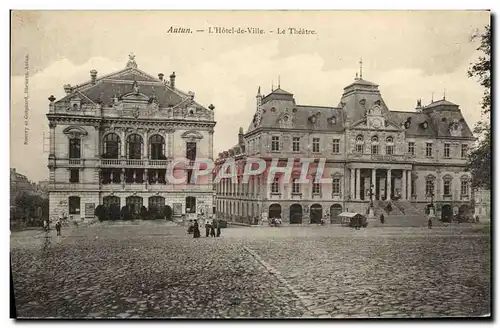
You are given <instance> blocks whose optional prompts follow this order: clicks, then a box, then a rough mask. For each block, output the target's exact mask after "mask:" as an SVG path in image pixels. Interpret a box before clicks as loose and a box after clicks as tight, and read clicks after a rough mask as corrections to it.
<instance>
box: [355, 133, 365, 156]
mask: <svg viewBox="0 0 500 328" xmlns="http://www.w3.org/2000/svg"><path fill="white" fill-rule="evenodd" d="M363 143H364V139H363V136H362V135H358V136H357V137H356V153H359V154H361V153H363Z"/></svg>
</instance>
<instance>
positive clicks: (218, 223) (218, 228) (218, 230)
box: [216, 221, 221, 237]
mask: <svg viewBox="0 0 500 328" xmlns="http://www.w3.org/2000/svg"><path fill="white" fill-rule="evenodd" d="M216 227H217V235H216V236H217V237H220V232H221V231H220V221H217V223H216Z"/></svg>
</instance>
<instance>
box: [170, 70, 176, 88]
mask: <svg viewBox="0 0 500 328" xmlns="http://www.w3.org/2000/svg"><path fill="white" fill-rule="evenodd" d="M170 87H171V88H172V89H175V72H172V75H170Z"/></svg>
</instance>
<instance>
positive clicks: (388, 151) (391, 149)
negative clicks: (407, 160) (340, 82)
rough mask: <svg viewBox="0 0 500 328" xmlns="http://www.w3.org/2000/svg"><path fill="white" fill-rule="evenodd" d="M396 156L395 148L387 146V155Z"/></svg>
mask: <svg viewBox="0 0 500 328" xmlns="http://www.w3.org/2000/svg"><path fill="white" fill-rule="evenodd" d="M393 154H394V146H387V155H393Z"/></svg>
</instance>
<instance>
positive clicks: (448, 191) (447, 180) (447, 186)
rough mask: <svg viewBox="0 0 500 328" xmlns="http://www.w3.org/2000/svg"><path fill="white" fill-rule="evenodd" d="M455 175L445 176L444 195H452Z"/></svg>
mask: <svg viewBox="0 0 500 328" xmlns="http://www.w3.org/2000/svg"><path fill="white" fill-rule="evenodd" d="M452 180H453V177H452V176H451V175H445V176H444V177H443V195H444V196H451V182H452Z"/></svg>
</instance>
